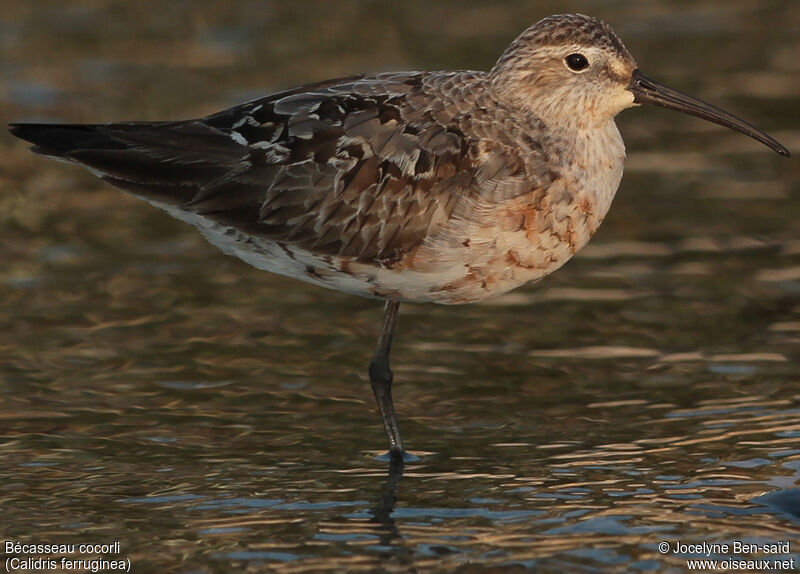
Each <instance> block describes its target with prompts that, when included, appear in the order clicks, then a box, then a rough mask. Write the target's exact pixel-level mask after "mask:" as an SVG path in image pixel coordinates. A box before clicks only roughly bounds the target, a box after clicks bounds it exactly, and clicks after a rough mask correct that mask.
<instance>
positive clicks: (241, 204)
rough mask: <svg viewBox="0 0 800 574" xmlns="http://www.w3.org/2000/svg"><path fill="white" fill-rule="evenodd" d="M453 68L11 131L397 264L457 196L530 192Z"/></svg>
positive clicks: (324, 251)
mask: <svg viewBox="0 0 800 574" xmlns="http://www.w3.org/2000/svg"><path fill="white" fill-rule="evenodd" d="M455 76H457V74H450V75H445V74H439V75H436V74H424V73H406V74H382V75H379V76H373V77H352V78H344V79H340V80H332V81H328V82H323V83H319V84H313V85H307V86H302V87H300V88H296V89H294V90H289V91H286V92H280V93H277V94H272V95H270V96H267V97H266V98H262V99H260V100H255V101H252V102H248V103H246V104H242V105H240V106H236V107H234V108H231V109H229V110H225V111H223V112H220V113H217V114H214V115H211V116H208V117H206V118H203V119H198V120H190V121H183V122H156V123H120V124H106V125H37V124H17V125H13V126H12V127H11V130H12V132H13V133H14V134H15V135H17V136H18V137H21V138H23V139H26V140H28V141H30V142H32V143H34V144H35V147H34V150H35V151H37V152H39V153H42V154H45V155H50V156H55V157H60V158H64V159H67V160H70V161H74V162H76V163H79V164H82V165H84V166H86V167H88V168H91V169H92V170H94V171H95V172H96V173H98V174H99V175H100V177H103V178H104V179H106V180H107V181H109V182H110V183H112V184H114V185H116V186H118V187H121V188H123V189H126V190H128V191H131V192H132V193H135V194H137V195H139V196H142V197H144V198H146V199H152V200H156V201H161V202H167V203H169V204H170V205H173V206H179V207H181V208H182V209H186V210H188V211H192V212H195V213H198V214H201V215H203V216H205V217H207V218H209V219H211V220H213V221H216V222H219V223H221V224H224V225H229V226H231V227H234V228H236V229H238V230H240V231H242V232H244V233H247V234H249V235H252V236H255V237H261V238H267V239H273V240H276V241H280V242H284V243H287V244H293V245H298V246H300V247H303V248H305V249H308V250H310V251H312V252H313V253H316V254H321V255H340V256H347V257H353V258H355V259H358V260H362V261H380V262H384V263H390V262H392V261H396V260H398V259H400V258H402V257H403V256H404V255H405V254H407V253H408V252H410V251H411V250H412V249H414V248H415V247H416V246H417V245H419V244H420V243H421V242H422V241H423V240H424V238H425V237H426V236H427V235H428V234H429V232H430V231H431V229H432V228H433V227H434V226H436V225H441V224H442V223H443V222H444V221H446V220H447V219H448V218H449V217H451V216H452V215H453V213H454V210H455V209H456V205H457V203H458V201H459V199H461V198H463V197H465V196H469V195H470V194H475V193H487V192H488V193H492V191H493V190H494V191H497V190H499V189H500V188H501V187H502V186H505V187H508V188H509V189H511V193H517V192H522V191H523V189H530V186H531V177H530V176H531V174H530V173H528V172H526V170H525V166H524V165H523V163H522V161H521V160H520V159H519V156H518V155H517V153H516V152H515V151H514V150H513V149H512V147H511V146H507V145H506V146H504V145H503V144H502V143H501V142H500V143H497V145H495V146H494V147H493V148H492V149H489V148H486V146H482V145H481V144H480V142H481V140H484V141H486V137H487V136H486V135H484V134H481V133H480V132H481V130H485V129H486V126H487V125H489V124H491V123H492V122H496V118H491V117H484V118H481V117H479V116H480V113H481V112H482V111H483V112H484V115H487V114H488V112H486V111H485V110H482V109H481V105H480V102H476V101H474V98H472V100H470V96H469V93H468V92H467V91H466V90H464V89H461V88H462V87H463V86H461V84H463V83H464V82H466V81H467V80H469V77H467V78H460V79H459V78H457V77H455ZM459 82H461V84H459ZM501 134H502V130H501V132H500V134H498V133H494V134H488V135H490V136H494V139H498V137H497V136H498V135H501ZM499 139H502V138H499ZM487 161H488V164H487V163H486V162H487ZM494 164H497V165H494ZM505 187H503V190H504V191H503V193H507V192H508V191H507V190H505ZM495 188H496V189H495ZM517 188H519V189H517Z"/></svg>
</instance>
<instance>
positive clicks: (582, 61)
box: [566, 54, 589, 72]
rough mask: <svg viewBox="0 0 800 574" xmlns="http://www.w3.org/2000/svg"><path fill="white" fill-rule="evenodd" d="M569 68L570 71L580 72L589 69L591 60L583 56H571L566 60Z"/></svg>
mask: <svg viewBox="0 0 800 574" xmlns="http://www.w3.org/2000/svg"><path fill="white" fill-rule="evenodd" d="M566 62H567V66H568V67H569V69H570V70H573V71H575V72H580V71H582V70H585V69H586V68H588V67H589V60H587V59H586V56H584V55H583V54H570V55H569V56H567V58H566Z"/></svg>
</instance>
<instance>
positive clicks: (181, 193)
mask: <svg viewBox="0 0 800 574" xmlns="http://www.w3.org/2000/svg"><path fill="white" fill-rule="evenodd" d="M9 128H10V130H11V133H12V134H14V135H15V136H17V137H18V138H21V139H23V140H26V141H28V142H30V143H32V144H33V147H32V150H33V151H34V152H36V153H39V154H42V155H45V156H48V157H53V158H56V159H61V160H66V161H69V162H73V163H76V164H79V165H82V166H84V167H86V168H87V169H89V170H91V171H92V172H93V173H95V174H96V175H98V176H99V177H101V178H102V179H104V180H106V181H108V182H109V183H111V184H113V185H115V186H117V187H120V188H122V189H125V190H126V191H130V192H132V193H135V194H137V195H140V196H142V197H144V198H146V199H151V200H157V201H166V202H168V203H170V204H173V205H183V204H185V203H186V202H188V201H190V200H191V199H192V198H193V197H194V195H195V194H196V193H197V192H198V190H199V189H201V188H202V187H203V186H204V185H206V184H207V183H209V182H211V181H214V180H216V179H218V178H220V177H223V176H225V175H226V174H228V173H230V172H231V170H232V169H234V168H235V167H236V166H238V165H239V162H241V160H242V154H243V151H242V149H243V148H242V146H240V145H238V144H237V142H236V141H235V140H233V139H231V137H230V135H229V134H226V133H224V132H222V131H220V130H217V129H215V128H213V127H211V126H209V125H208V124H206V123H204V122H202V121H199V120H190V121H183V122H131V123H117V124H25V123H17V124H11V125H10V126H9Z"/></svg>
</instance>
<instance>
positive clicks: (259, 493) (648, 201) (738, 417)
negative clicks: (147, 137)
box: [0, 0, 800, 573]
mask: <svg viewBox="0 0 800 574" xmlns="http://www.w3.org/2000/svg"><path fill="white" fill-rule="evenodd" d="M567 8H569V9H572V10H580V11H583V12H587V13H591V14H595V15H598V16H601V17H604V18H606V19H607V20H608V21H610V22H611V23H612V25H613V26H614V27H615V29H616V30H617V31H618V32H619V33H620V35H621V36H622V37H623V39H624V40H625V41H626V44H627V45H628V48H629V49H630V50H631V51H632V52H633V53H634V55H635V56H636V57H637V59H638V61H639V63H640V65H641V67H642V69H643V70H645V71H646V72H647V73H648V74H650V75H652V76H654V77H656V78H659V79H661V80H663V81H665V82H667V83H671V84H673V85H675V86H676V87H678V88H681V89H684V90H685V91H687V92H691V93H693V94H695V95H697V96H699V97H703V98H706V99H710V100H713V101H715V102H718V103H720V104H722V105H723V106H724V107H727V108H729V109H731V110H733V111H735V112H737V113H739V114H741V115H743V116H745V117H747V118H749V119H751V120H753V122H754V123H756V124H757V125H759V126H761V127H763V128H765V129H767V130H768V131H770V132H771V133H772V134H773V135H775V136H776V137H777V138H778V139H779V140H781V141H782V142H783V143H784V144H786V145H787V146H788V147H789V148H790V149H792V150H793V151H795V152H796V155H797V154H799V153H800V80H798V78H799V77H800V75H798V72H800V65H798V61H800V33H798V30H800V5H798V4H797V3H790V2H778V1H776V2H761V3H754V2H745V1H728V2H717V1H704V2H694V3H690V4H689V3H683V2H672V3H671V2H647V3H639V2H601V1H589V0H585V1H582V2H577V3H574V2H573V3H571V4H570V5H569V6H568V7H567ZM564 9H565V6H564V5H562V4H561V3H559V2H542V3H531V2H525V1H522V0H520V1H508V2H498V3H486V2H477V1H474V2H473V1H470V2H463V1H461V2H455V1H454V0H447V1H442V2H437V3H435V5H430V3H423V2H418V1H408V2H405V3H402V5H401V4H400V3H389V2H386V3H383V4H380V3H376V2H366V1H354V2H348V3H333V2H322V1H319V2H293V3H287V2H269V3H250V2H234V3H227V4H225V5H223V4H222V3H215V2H210V1H207V2H192V3H189V2H175V3H170V4H168V5H167V7H163V6H162V5H161V4H156V3H149V2H141V3H127V4H120V3H116V2H105V1H101V0H94V1H89V2H74V3H68V2H44V1H31V0H27V1H25V2H22V1H17V0H3V10H2V11H0V117H1V118H2V119H3V120H4V121H6V120H8V121H12V120H31V119H41V120H62V121H87V122H88V121H111V120H117V119H134V118H136V119H166V118H175V117H189V116H195V115H200V114H204V113H210V112H212V111H215V110H217V109H219V108H222V107H224V106H226V105H229V104H232V103H235V102H237V101H240V100H243V99H247V98H249V97H255V96H257V95H259V94H262V93H265V92H267V91H269V90H272V89H277V88H280V87H284V86H288V85H292V84H293V83H299V82H303V81H311V80H314V79H320V78H323V77H332V76H337V75H344V74H348V73H351V72H355V71H364V70H385V69H413V68H422V69H432V68H457V67H470V68H486V67H488V66H490V65H491V63H492V61H493V60H494V59H495V58H496V57H497V55H498V54H499V53H500V52H501V51H502V49H503V48H504V47H505V45H506V44H507V43H508V42H509V41H510V39H511V38H513V37H514V36H515V35H516V34H517V33H518V32H519V31H520V30H521V29H522V28H523V27H524V26H525V25H527V23H529V22H533V21H535V20H537V19H538V18H540V17H542V16H544V15H547V14H549V13H553V12H558V11H563V10H564ZM620 126H621V129H622V131H623V135H624V136H625V139H626V143H627V146H628V150H629V159H628V163H627V166H626V175H625V179H624V181H623V184H622V188H621V190H620V193H619V195H618V197H617V200H616V201H615V205H614V206H613V208H612V210H611V213H610V215H609V217H608V218H607V221H606V223H605V224H604V227H603V228H602V229H601V231H600V232H599V233H598V235H597V236H596V237H595V239H593V241H592V243H591V244H590V246H589V247H587V248H586V249H585V250H584V251H583V252H582V253H581V254H579V256H578V257H576V258H575V259H574V260H573V261H572V262H570V263H569V264H568V265H567V266H566V267H564V268H563V269H562V270H560V271H559V272H557V273H556V274H555V275H553V276H552V277H550V278H548V279H546V280H544V281H543V282H541V283H540V284H539V285H536V286H528V287H525V288H522V289H519V290H517V291H515V292H512V293H510V294H508V295H506V296H504V297H501V298H498V299H495V300H493V301H488V302H486V303H484V304H479V305H471V306H465V307H438V306H415V305H404V306H401V315H400V319H399V326H398V334H397V338H396V341H395V345H394V349H393V355H392V359H393V366H394V370H395V377H396V381H397V384H396V400H397V403H398V409H399V411H400V424H401V427H402V429H403V432H404V438H405V440H406V442H407V445H408V446H409V448H410V449H411V450H412V451H413V452H415V453H416V454H417V455H418V456H419V457H420V460H419V461H417V462H415V463H413V464H409V465H408V466H407V467H406V468H405V471H404V472H403V473H402V475H399V474H398V473H389V472H388V469H387V467H386V464H385V463H381V462H379V461H376V460H375V456H376V455H377V454H380V453H381V452H382V449H383V448H384V437H383V431H382V429H381V427H380V422H379V419H378V417H377V414H376V413H375V412H374V407H373V401H372V397H371V393H370V391H369V384H368V381H367V379H366V363H367V362H368V360H369V356H370V354H371V351H372V348H373V345H374V342H375V337H376V334H377V330H378V327H379V324H380V317H381V308H380V305H379V304H378V303H376V302H374V301H367V300H361V299H358V298H353V297H347V296H344V295H341V294H338V293H335V292H331V291H326V290H321V289H318V288H315V287H312V286H308V285H305V284H302V283H298V282H294V281H291V280H288V279H284V278H281V277H276V276H272V275H269V274H266V273H263V272H259V271H257V270H254V269H251V268H249V267H247V266H246V265H244V264H243V263H241V262H239V261H237V260H233V259H230V258H227V257H225V256H224V255H222V254H220V253H219V252H217V251H216V250H215V249H214V248H212V247H209V246H208V245H207V244H206V243H205V242H204V241H203V239H202V238H201V237H199V235H198V234H197V233H196V232H195V231H194V230H193V229H190V228H188V227H187V226H185V225H183V224H181V223H179V222H176V221H174V220H172V219H170V218H169V217H168V216H166V215H163V214H161V213H159V212H157V211H155V210H154V209H152V208H150V207H149V206H147V205H144V204H141V203H139V202H137V201H135V200H134V199H132V198H129V197H127V196H125V195H124V194H122V193H120V192H118V191H115V190H113V189H110V188H108V187H106V186H104V185H102V184H101V183H99V182H97V181H95V180H94V179H93V178H92V177H91V176H89V175H87V174H84V173H83V172H81V171H80V170H78V169H75V168H70V167H68V166H64V165H62V164H57V163H54V162H48V161H46V160H44V159H41V158H36V157H34V156H32V155H31V154H29V153H28V152H27V151H26V149H25V146H24V145H22V144H21V143H20V142H18V141H12V138H11V137H10V136H8V135H0V146H2V154H0V260H2V261H3V265H2V266H0V325H2V326H3V328H2V329H0V393H2V397H3V405H4V408H2V409H0V455H1V456H2V458H1V459H0V460H2V462H3V464H2V465H1V466H0V502H2V511H3V520H2V522H1V523H0V535H2V536H0V537H1V538H2V539H3V541H6V540H10V541H20V542H22V543H64V544H68V543H76V544H77V543H93V544H98V543H109V542H113V541H119V542H120V553H119V554H118V555H114V554H108V555H106V557H107V558H119V557H127V558H130V561H131V563H132V565H133V568H134V571H137V572H187V573H188V572H225V571H227V572H231V571H262V570H275V571H282V572H304V571H323V570H331V571H359V570H366V571H375V570H380V569H386V570H389V571H443V570H455V569H459V571H464V572H472V571H481V570H486V569H491V568H496V569H505V570H509V571H514V570H524V569H533V570H537V571H553V572H562V571H587V572H594V571H605V570H620V571H623V570H624V571H655V570H658V571H672V572H683V571H686V569H687V565H686V556H687V555H686V554H685V553H675V552H673V551H672V547H674V545H675V544H676V542H682V543H690V544H695V543H701V542H703V541H705V542H707V543H709V544H711V543H719V544H725V543H727V544H729V545H732V544H733V542H734V541H736V540H739V541H747V542H755V543H762V544H763V543H765V542H778V541H787V542H789V546H790V548H789V554H786V553H785V552H784V551H783V550H784V548H783V547H781V548H780V549H779V550H780V552H779V557H780V556H784V555H785V556H787V557H788V558H792V557H793V558H795V565H794V567H795V568H796V567H797V566H798V565H799V564H800V556H798V548H800V486H799V485H798V481H800V422H798V414H800V386H798V382H800V376H799V375H800V372H798V363H797V361H798V359H800V352H799V351H798V350H799V349H800V346H798V343H800V234H799V233H798V231H800V226H798V223H797V222H798V220H800V219H799V218H800V202H798V201H797V200H798V195H800V169H798V167H797V166H798V163H797V160H795V159H792V160H788V161H787V160H784V159H782V158H779V157H778V156H776V155H774V154H772V153H771V152H769V151H768V150H766V149H765V148H763V147H761V146H759V145H758V144H756V143H755V142H752V141H751V140H749V139H746V138H745V137H743V136H741V135H738V134H734V133H731V132H728V131H725V130H723V129H721V128H718V127H715V126H710V125H708V124H705V123H702V122H700V121H699V120H695V119H692V118H683V117H678V116H676V115H675V114H673V113H670V112H667V111H664V110H657V109H647V110H633V111H628V112H626V113H624V114H623V115H622V117H621V119H620ZM660 542H668V543H669V544H670V545H671V548H670V550H669V551H668V552H667V553H666V554H663V553H661V552H660V551H659V548H658V544H659V543H660ZM4 550H5V547H4ZM711 554H712V558H718V559H720V560H723V559H726V558H727V559H746V558H748V557H749V555H747V554H742V553H738V554H737V553H734V552H733V551H729V552H722V551H719V550H716V551H714V552H712V553H711ZM11 555H16V556H21V554H14V553H13V552H12V553H11ZM87 556H88V555H80V556H78V555H72V556H71V557H72V558H86V557H87ZM95 557H96V556H95ZM752 557H753V558H759V559H764V558H775V556H772V555H767V554H764V553H756V554H754V555H753V556H752Z"/></svg>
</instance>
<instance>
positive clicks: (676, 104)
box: [628, 70, 790, 157]
mask: <svg viewBox="0 0 800 574" xmlns="http://www.w3.org/2000/svg"><path fill="white" fill-rule="evenodd" d="M628 89H629V90H630V91H631V92H633V101H634V102H636V103H637V104H654V105H656V106H662V107H665V108H669V109H671V110H677V111H679V112H683V113H685V114H689V115H692V116H697V117H698V118H703V119H704V120H708V121H710V122H714V123H715V124H719V125H721V126H725V127H728V128H731V129H733V130H736V131H737V132H741V133H743V134H745V135H748V136H750V137H751V138H753V139H755V140H758V141H760V142H761V143H763V144H764V145H765V146H767V147H769V148H772V149H773V150H775V151H776V152H778V153H779V154H781V155H783V156H786V157H789V155H790V154H789V150H788V149H786V148H785V147H784V146H783V145H781V144H780V143H779V142H778V141H777V140H776V139H774V138H772V137H770V136H768V135H767V134H765V133H764V132H762V131H761V130H760V129H758V128H756V127H755V126H752V125H750V124H749V123H747V122H746V121H744V120H742V119H739V118H737V117H736V116H734V115H733V114H729V113H728V112H726V111H725V110H721V109H719V108H718V107H716V106H712V105H711V104H708V103H706V102H704V101H702V100H698V99H696V98H693V97H691V96H687V95H686V94H684V93H682V92H679V91H678V90H673V89H672V88H668V87H667V86H665V85H664V84H662V83H660V82H656V81H655V80H652V79H650V78H648V77H647V76H645V75H644V74H643V73H641V72H640V71H639V70H634V72H633V77H632V78H631V83H630V86H629V88H628Z"/></svg>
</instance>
